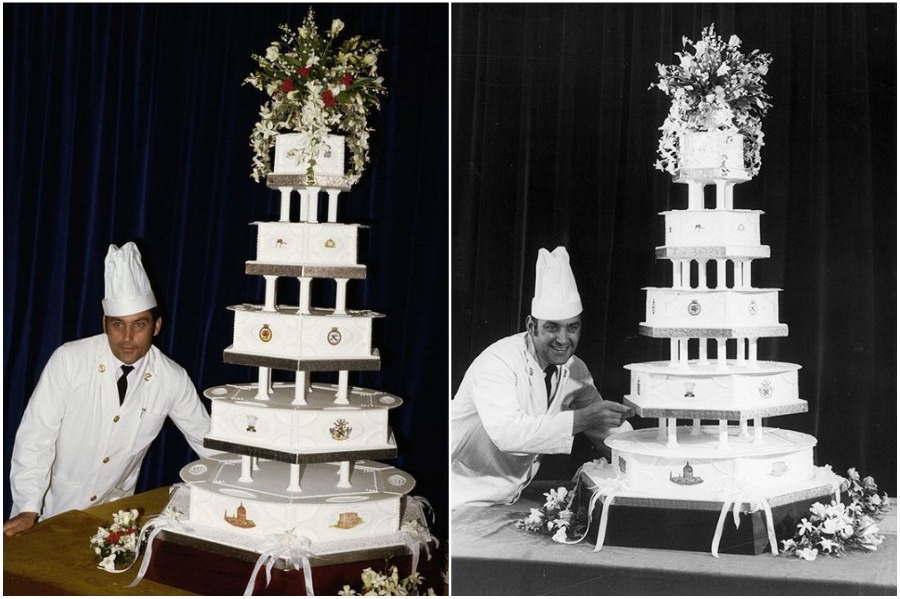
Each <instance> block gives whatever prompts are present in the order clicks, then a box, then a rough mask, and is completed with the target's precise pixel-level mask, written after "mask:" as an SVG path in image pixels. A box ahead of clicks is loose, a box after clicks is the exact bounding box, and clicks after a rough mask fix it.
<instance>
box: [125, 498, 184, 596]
mask: <svg viewBox="0 0 900 599" xmlns="http://www.w3.org/2000/svg"><path fill="white" fill-rule="evenodd" d="M164 529H168V530H171V531H179V530H183V531H185V532H190V531H191V530H193V529H192V528H191V527H190V526H188V525H187V524H185V523H184V515H183V514H182V513H181V512H179V511H178V510H176V509H173V508H171V507H168V506H166V509H164V510H163V513H162V514H159V515H156V516H153V517H152V518H150V519H149V520H147V523H146V524H144V526H143V528H141V534H140V535H138V547H140V545H141V541H142V540H143V538H144V535H147V533H149V535H148V536H147V549H146V550H145V551H144V560H143V561H142V562H141V567H140V569H138V573H137V576H136V577H135V579H134V580H133V581H132V582H131V584H129V585H127V586H126V587H125V588H127V589H130V588H132V587H134V586H137V584H138V583H139V582H140V581H141V580H143V579H144V574H146V573H147V568H149V567H150V559H151V558H150V555H151V554H152V553H153V540H154V539H155V538H156V535H158V534H159V533H160V532H162V531H163V530H164ZM136 562H137V559H136V558H135V560H134V562H132V563H131V566H133V565H134V564H135V563H136ZM131 566H128V568H125V570H128V569H129V568H131ZM125 570H121V572H124V571H125Z"/></svg>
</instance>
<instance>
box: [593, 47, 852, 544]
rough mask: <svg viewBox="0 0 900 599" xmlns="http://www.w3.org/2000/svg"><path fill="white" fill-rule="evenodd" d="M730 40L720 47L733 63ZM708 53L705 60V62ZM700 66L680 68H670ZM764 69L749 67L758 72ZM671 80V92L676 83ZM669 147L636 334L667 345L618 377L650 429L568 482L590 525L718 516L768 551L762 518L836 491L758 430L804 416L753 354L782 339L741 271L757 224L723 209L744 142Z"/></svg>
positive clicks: (616, 443)
mask: <svg viewBox="0 0 900 599" xmlns="http://www.w3.org/2000/svg"><path fill="white" fill-rule="evenodd" d="M734 39H736V38H733V40H732V42H729V46H728V51H729V52H732V53H733V52H735V51H736V50H735V47H736V46H735V44H734ZM714 43H715V42H714V41H712V42H709V43H707V44H706V46H705V49H706V50H709V51H714V50H715V49H716V46H714ZM719 43H720V44H721V40H720V42H719ZM738 43H739V42H738ZM700 48H703V46H700V45H698V52H699V51H700ZM719 48H722V49H724V44H721V45H720V46H719ZM739 56H742V55H739ZM717 60H725V59H723V58H721V57H719V58H718V59H717ZM706 62H709V61H703V60H700V59H699V58H698V59H696V60H685V59H683V60H682V65H681V67H680V68H683V69H688V70H689V69H690V68H693V67H692V65H694V64H698V65H703V64H706ZM712 64H713V66H714V68H715V66H717V65H718V64H719V63H718V62H716V61H713V62H712ZM767 65H768V62H767V61H766V62H764V64H763V65H762V66H759V65H757V67H758V69H759V70H760V71H761V72H762V71H764V68H767ZM696 68H701V67H696ZM718 70H719V72H720V73H721V72H726V69H723V68H721V67H720V68H719V69H718ZM661 74H663V76H664V82H663V83H661V84H660V88H661V89H664V91H666V90H669V91H671V81H668V82H667V81H666V80H665V77H666V74H667V71H666V70H665V69H661ZM677 75H678V77H673V78H672V80H673V81H678V80H682V81H683V80H684V79H685V78H686V75H685V73H678V74H677ZM688 75H690V73H688ZM679 77H680V78H679ZM698 79H703V80H705V79H706V78H704V77H698ZM664 84H665V85H664ZM675 97H676V99H677V101H681V100H683V98H684V96H683V95H681V96H677V95H676V96H675ZM704 100H705V99H704ZM679 110H681V111H682V112H681V114H687V109H686V108H684V107H679V108H678V110H676V109H675V108H673V111H672V112H671V113H670V118H671V115H672V114H676V113H679ZM704 110H706V111H707V112H714V111H715V108H709V107H704ZM684 118H685V122H687V120H688V117H684ZM760 138H761V134H759V137H757V139H760ZM679 139H680V145H679V146H677V148H676V150H677V151H676V153H675V154H673V155H669V158H671V159H673V163H674V164H675V165H676V167H675V168H673V169H668V168H667V169H664V170H669V171H670V172H672V174H673V179H674V181H675V182H676V183H678V184H682V185H685V186H687V191H688V193H687V195H688V201H687V206H686V209H679V210H669V211H666V212H663V213H662V216H663V217H664V219H665V245H663V246H660V247H658V248H656V257H657V259H660V260H667V261H669V262H670V264H671V273H672V280H671V284H670V285H669V286H667V287H651V288H647V289H646V316H645V320H644V322H642V323H641V324H640V332H641V334H642V335H646V336H649V337H652V338H661V339H668V340H669V359H668V360H664V361H656V362H643V363H637V364H629V365H627V366H626V368H627V369H628V370H630V372H631V389H630V393H629V394H628V395H626V396H625V404H626V405H628V406H631V407H633V408H634V410H635V412H636V414H637V415H639V416H642V417H645V418H655V419H658V426H657V427H655V428H649V429H643V430H635V431H630V432H625V433H618V434H614V435H611V436H610V437H609V438H608V439H607V440H606V443H607V445H608V446H609V448H610V449H611V458H612V459H611V462H606V461H605V460H599V461H597V462H592V463H588V464H586V465H585V466H584V467H583V469H582V474H581V482H582V483H583V485H584V486H585V487H586V488H587V489H588V490H589V491H590V492H591V493H592V494H593V497H594V500H593V501H592V502H591V505H594V506H598V505H602V506H603V507H602V511H603V512H604V514H603V516H608V514H606V513H605V512H606V510H608V508H609V506H610V505H625V506H644V507H648V506H649V507H654V508H659V509H666V508H677V509H687V510H704V509H705V510H712V511H714V512H718V511H721V513H722V514H724V513H725V511H726V510H729V509H731V508H732V506H735V509H738V510H741V511H744V512H754V511H760V510H762V511H763V512H765V513H766V514H767V516H768V522H767V523H766V524H767V526H768V531H769V535H768V537H769V538H768V540H769V542H770V544H771V545H772V550H773V551H777V544H776V543H775V542H774V534H773V532H774V529H773V522H772V514H771V509H772V508H774V507H776V506H778V505H783V504H786V503H790V502H796V501H802V500H806V499H811V498H815V497H820V496H822V495H827V494H829V493H832V492H834V491H835V489H836V485H837V484H838V478H837V477H835V476H834V475H833V474H831V472H830V470H829V469H827V468H818V467H816V466H815V464H814V461H813V457H814V456H813V450H814V447H815V445H816V439H815V438H814V437H812V436H810V435H807V434H803V433H799V432H794V431H789V430H781V429H778V428H770V427H768V426H765V425H764V422H763V419H764V418H771V417H775V416H781V415H786V414H795V413H800V412H806V411H807V404H806V401H804V400H803V399H800V396H799V392H798V370H799V369H800V366H798V365H796V364H789V363H785V362H775V361H767V360H764V359H761V357H760V356H759V355H758V353H759V352H758V346H759V340H760V339H764V338H768V337H784V336H787V334H788V327H787V325H785V324H782V323H780V322H779V313H778V294H779V292H780V290H778V289H766V288H758V287H754V286H753V280H752V270H751V265H752V264H753V262H754V261H757V260H761V259H765V258H768V257H769V254H770V252H769V248H768V247H767V246H765V245H761V244H760V224H759V219H760V216H761V214H762V213H761V212H760V211H758V210H746V209H736V208H735V207H734V198H733V194H734V186H735V185H737V184H739V183H742V182H744V181H747V180H749V179H750V175H749V173H748V170H749V169H747V168H745V164H749V163H750V162H751V161H750V160H746V161H745V156H744V154H743V150H742V148H743V141H742V140H743V136H742V135H740V134H735V133H734V132H724V131H721V130H713V131H702V132H690V133H688V134H684V135H682V136H681V137H680V138H679ZM662 153H663V150H661V154H662ZM670 166H671V165H670ZM707 186H714V187H715V192H716V193H715V202H714V205H707V204H708V203H709V204H712V202H711V201H710V202H707V198H706V193H705V188H706V187H707ZM711 199H712V198H710V200H711ZM601 499H602V500H603V501H602V503H597V502H598V501H599V500H601ZM722 520H723V518H719V523H718V530H715V531H714V530H713V529H712V528H711V529H710V530H709V531H707V532H708V535H709V538H710V539H713V538H714V537H715V539H716V540H715V541H713V542H712V544H711V545H707V547H710V546H711V548H712V551H713V553H715V552H716V550H717V546H716V545H717V543H718V538H719V536H720V535H721V533H722V526H723V522H722ZM605 521H606V519H604V522H605ZM713 522H715V519H713ZM714 532H715V535H714ZM791 532H792V531H791ZM602 534H603V533H602V530H601V532H600V538H599V539H598V543H600V544H602V543H603V538H602Z"/></svg>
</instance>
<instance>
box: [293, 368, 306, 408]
mask: <svg viewBox="0 0 900 599" xmlns="http://www.w3.org/2000/svg"><path fill="white" fill-rule="evenodd" d="M306 391H307V384H306V371H305V370H298V371H297V377H296V378H295V379H294V401H292V402H291V405H293V406H305V405H306Z"/></svg>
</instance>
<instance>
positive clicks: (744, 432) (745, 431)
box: [741, 418, 750, 439]
mask: <svg viewBox="0 0 900 599" xmlns="http://www.w3.org/2000/svg"><path fill="white" fill-rule="evenodd" d="M741 438H742V439H749V438H750V430H749V429H748V428H747V419H746V418H741Z"/></svg>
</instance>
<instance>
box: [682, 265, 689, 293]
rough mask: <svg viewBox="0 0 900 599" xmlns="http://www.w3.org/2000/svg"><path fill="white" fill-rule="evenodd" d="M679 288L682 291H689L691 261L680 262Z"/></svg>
mask: <svg viewBox="0 0 900 599" xmlns="http://www.w3.org/2000/svg"><path fill="white" fill-rule="evenodd" d="M681 288H682V289H690V288H691V261H690V260H682V261H681Z"/></svg>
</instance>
